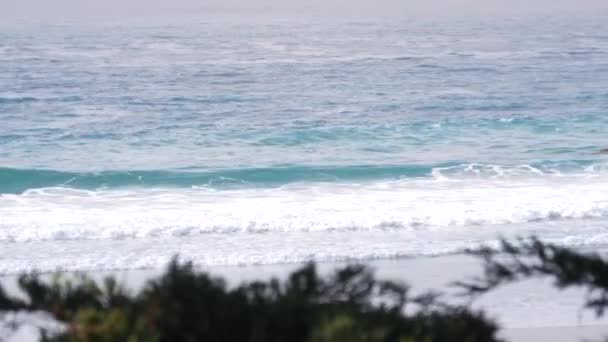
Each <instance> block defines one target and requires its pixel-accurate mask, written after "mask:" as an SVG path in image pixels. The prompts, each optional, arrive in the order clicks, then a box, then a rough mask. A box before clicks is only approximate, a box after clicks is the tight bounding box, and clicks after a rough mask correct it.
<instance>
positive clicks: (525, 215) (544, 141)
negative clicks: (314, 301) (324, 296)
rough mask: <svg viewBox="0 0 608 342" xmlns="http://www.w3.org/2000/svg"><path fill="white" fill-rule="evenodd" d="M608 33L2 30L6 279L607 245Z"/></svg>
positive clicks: (311, 24) (417, 28) (342, 27)
mask: <svg viewBox="0 0 608 342" xmlns="http://www.w3.org/2000/svg"><path fill="white" fill-rule="evenodd" d="M606 23H608V18H607V17H605V16H599V15H598V16H595V17H593V16H586V17H569V18H564V17H559V18H558V17H554V18H553V17H544V18H510V19H506V18H503V19H492V20H489V19H488V20H479V19H462V20H451V21H450V20H446V21H437V22H412V21H397V20H385V21H371V20H370V21H335V22H329V21H322V20H317V21H314V20H313V21H301V20H300V21H298V20H295V21H293V20H292V21H287V20H283V21H280V20H275V21H268V22H261V21H258V22H256V21H247V20H227V21H220V20H215V21H214V20H200V21H188V22H187V23H183V22H182V23H170V24H162V25H161V24H142V23H138V24H124V23H123V24H120V25H110V24H105V25H102V24H83V23H73V24H65V25H55V26H35V25H29V26H24V27H11V28H7V29H4V30H3V31H2V32H0V244H3V246H4V248H5V249H7V250H9V249H10V250H13V253H18V255H27V256H24V257H22V258H19V259H2V260H0V271H2V272H13V271H18V270H23V269H30V268H31V267H37V268H42V269H53V268H56V267H67V268H70V267H71V268H76V269H87V268H131V267H156V266H158V265H160V264H162V263H164V262H165V261H166V260H167V259H168V258H169V257H170V256H171V255H172V254H175V253H180V254H183V255H185V256H186V257H189V258H191V259H193V260H195V261H196V262H198V263H201V264H209V265H216V264H251V263H275V262H295V261H302V260H309V259H314V260H334V259H350V258H355V259H367V258H378V257H382V258H384V257H401V256H419V255H434V254H441V253H453V252H458V251H460V250H462V249H463V248H466V247H468V246H471V245H472V244H475V243H479V242H488V243H492V242H493V241H494V240H495V238H496V236H498V235H509V234H515V235H527V234H539V235H541V236H543V237H546V238H548V239H554V240H555V241H558V242H560V243H565V244H574V245H577V244H585V245H588V244H591V245H593V244H598V245H599V244H604V243H605V242H606V241H608V240H606V237H608V236H607V235H605V233H604V228H605V227H606V223H607V222H608V221H606V218H608V192H607V191H606V190H608V172H607V170H608V156H607V155H603V154H600V153H598V152H599V151H600V149H602V148H607V147H608V133H607V132H608V131H607V128H608V115H607V114H608V35H606V34H605V32H606V31H607V29H608V25H607V24H606ZM197 246H198V247H197ZM202 246H204V248H203V247H202ZM34 247H35V248H34ZM144 247H145V248H144ZM32 248H34V250H36V251H38V252H36V253H33V254H31V253H30V252H27V251H28V250H31V249H32ZM159 248H160V249H159ZM42 251H44V252H42ZM99 253H107V254H99ZM74 255H78V256H79V258H78V260H79V261H78V262H74V261H73V258H71V256H74Z"/></svg>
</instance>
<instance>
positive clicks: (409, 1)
mask: <svg viewBox="0 0 608 342" xmlns="http://www.w3.org/2000/svg"><path fill="white" fill-rule="evenodd" d="M598 11H601V12H608V0H199V1H196V0H164V1H162V0H0V20H3V21H13V20H23V19H25V20H43V21H51V22H54V21H61V20H65V19H85V20H86V19H88V18H104V19H107V18H116V19H120V18H145V17H162V16H165V15H172V16H175V15H190V16H197V15H200V16H206V15H212V14H216V13H226V14H231V13H242V14H250V15H267V14H271V15H297V16H305V15H332V16H342V15H344V16H351V15H355V16H358V17H365V16H376V15H390V16H400V15H403V16H406V15H407V16H451V15H501V14H502V15H521V14H552V13H557V14H568V13H574V14H576V13H581V14H583V13H597V12H598Z"/></svg>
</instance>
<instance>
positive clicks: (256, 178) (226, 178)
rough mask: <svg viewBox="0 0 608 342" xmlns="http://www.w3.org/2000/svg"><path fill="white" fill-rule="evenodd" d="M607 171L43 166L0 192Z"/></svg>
mask: <svg viewBox="0 0 608 342" xmlns="http://www.w3.org/2000/svg"><path fill="white" fill-rule="evenodd" d="M606 171H608V164H606V163H605V162H601V161H593V160H578V161H560V162H551V161H547V162H541V163H537V164H522V165H497V164H483V163H460V162H451V163H442V164H435V165H349V166H314V165H312V166H310V165H309V166H306V165H279V166H273V167H265V168H235V169H215V170H204V171H199V170H194V169H179V170H140V171H137V170H134V171H100V172H74V171H59V170H45V169H16V168H0V194H2V193H13V194H14V193H22V192H24V191H26V190H29V189H38V188H48V187H66V188H75V189H89V190H94V189H106V188H109V189H112V188H130V187H138V188H191V187H208V188H216V189H230V188H258V187H276V186H283V185H287V184H291V183H302V182H305V183H306V182H307V183H314V182H361V181H364V182H369V181H381V180H407V179H418V178H432V179H435V180H449V179H454V180H457V179H471V178H477V179H519V178H535V177H559V176H562V177H563V176H569V177H577V176H578V177H597V176H601V175H603V174H604V173H606Z"/></svg>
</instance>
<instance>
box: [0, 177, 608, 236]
mask: <svg viewBox="0 0 608 342" xmlns="http://www.w3.org/2000/svg"><path fill="white" fill-rule="evenodd" d="M607 194H608V179H606V178H601V179H593V180H588V179H587V180H585V181H580V180H577V179H570V178H567V179H550V180H547V179H544V180H529V179H528V180H517V181H516V180H510V181H503V180H483V181H481V182H480V181H478V180H476V179H470V180H458V181H438V180H435V179H418V180H409V181H405V182H402V181H383V182H375V183H365V184H339V183H331V184H300V185H291V186H286V187H279V188H256V189H253V188H252V189H232V190H223V191H218V190H214V189H209V188H195V189H131V190H96V191H90V190H77V189H68V188H47V189H37V190H28V191H26V192H24V193H22V194H18V195H2V196H0V217H2V221H0V241H4V242H11V241H40V240H43V241H47V240H80V239H84V240H88V239H93V240H98V239H110V240H121V239H148V238H157V237H178V238H180V237H191V236H200V235H206V234H219V235H233V234H240V233H245V234H276V233H285V232H300V233H309V232H370V231H372V232H373V231H384V232H387V231H389V232H390V231H412V232H419V231H435V230H446V229H447V230H448V231H462V230H463V229H464V230H465V231H466V230H469V229H471V227H487V226H504V225H510V224H523V223H535V222H554V221H568V220H578V219H582V220H593V219H605V218H608V195H607ZM470 232H471V234H473V235H474V234H476V233H475V232H474V231H470Z"/></svg>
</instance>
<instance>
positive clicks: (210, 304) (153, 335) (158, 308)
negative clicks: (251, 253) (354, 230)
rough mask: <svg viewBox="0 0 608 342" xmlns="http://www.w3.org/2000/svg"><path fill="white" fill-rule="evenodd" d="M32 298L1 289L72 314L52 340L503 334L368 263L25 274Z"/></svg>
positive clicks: (322, 340)
mask: <svg viewBox="0 0 608 342" xmlns="http://www.w3.org/2000/svg"><path fill="white" fill-rule="evenodd" d="M19 286H20V288H21V289H22V290H23V292H24V293H25V295H26V296H25V297H26V299H25V300H21V299H18V298H12V297H10V296H8V295H7V294H6V293H5V292H4V291H2V290H0V309H1V310H4V311H14V310H26V311H44V312H47V313H49V314H50V315H52V317H54V318H55V319H56V320H58V321H60V322H63V323H64V324H65V326H66V329H65V331H64V332H63V333H61V334H58V335H57V334H55V335H51V334H49V333H48V332H44V331H43V332H42V333H43V334H42V335H43V340H45V341H87V342H106V341H128V342H140V341H155V342H165V341H167V342H169V341H171V342H173V341H235V342H237V341H238V342H242V341H251V342H262V341H277V342H278V341H293V342H297V341H303V342H304V341H310V342H330V341H331V342H342V341H344V342H347V341H348V342H359V341H360V342H374V341H399V342H410V341H423V342H427V341H428V342H432V341H465V342H475V341H499V339H498V338H497V337H496V333H497V326H496V325H495V324H494V323H493V322H492V321H491V320H489V319H488V318H486V317H485V316H484V315H483V313H482V312H477V311H472V310H470V309H468V308H466V307H455V306H450V305H447V304H444V303H442V302H441V301H440V297H439V295H438V294H435V293H426V294H422V295H418V296H413V295H411V294H410V289H409V288H408V287H407V286H406V285H404V284H402V283H398V282H391V281H384V280H378V279H376V278H375V276H374V275H373V273H372V272H371V271H370V270H369V269H368V268H366V267H364V266H359V265H353V266H347V267H344V268H342V269H339V270H337V271H335V272H334V273H333V274H331V275H328V276H321V275H320V274H319V273H318V271H317V269H316V267H315V266H314V265H313V264H309V265H307V266H305V267H302V268H301V269H299V270H297V271H295V272H293V273H292V274H290V275H289V276H288V277H287V279H285V280H278V279H271V280H269V281H256V282H251V283H243V284H241V285H240V286H237V287H234V288H229V287H227V285H226V283H225V281H224V280H222V279H220V278H216V277H212V276H210V275H208V274H206V273H202V272H198V271H196V270H195V269H194V268H193V266H192V264H190V263H179V262H178V261H177V260H173V261H172V262H171V263H170V265H169V266H168V269H167V270H166V272H165V273H164V274H163V275H162V276H160V277H159V278H157V279H152V280H150V281H148V282H147V283H146V284H145V285H144V287H143V288H142V289H141V290H140V291H138V292H137V293H130V292H129V291H127V290H126V289H125V288H124V287H121V286H119V285H118V283H117V282H116V281H115V280H114V279H113V278H107V279H106V280H105V281H103V282H101V284H98V283H96V282H95V281H93V280H92V279H90V278H87V277H85V276H80V277H78V278H77V279H71V280H65V279H63V278H61V277H60V276H58V277H56V278H55V279H54V280H53V281H51V282H44V281H42V280H41V279H40V277H39V276H37V275H35V274H29V275H23V276H21V277H20V279H19Z"/></svg>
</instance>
